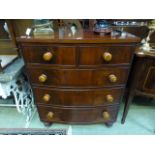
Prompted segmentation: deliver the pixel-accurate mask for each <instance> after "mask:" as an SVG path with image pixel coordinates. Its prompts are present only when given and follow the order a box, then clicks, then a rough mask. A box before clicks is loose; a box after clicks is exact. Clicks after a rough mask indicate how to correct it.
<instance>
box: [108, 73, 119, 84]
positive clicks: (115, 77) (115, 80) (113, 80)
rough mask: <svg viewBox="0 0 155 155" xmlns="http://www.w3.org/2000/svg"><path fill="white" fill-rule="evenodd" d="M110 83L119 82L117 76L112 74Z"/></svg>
mask: <svg viewBox="0 0 155 155" xmlns="http://www.w3.org/2000/svg"><path fill="white" fill-rule="evenodd" d="M109 81H110V82H112V83H115V82H117V76H116V75H114V74H110V75H109Z"/></svg>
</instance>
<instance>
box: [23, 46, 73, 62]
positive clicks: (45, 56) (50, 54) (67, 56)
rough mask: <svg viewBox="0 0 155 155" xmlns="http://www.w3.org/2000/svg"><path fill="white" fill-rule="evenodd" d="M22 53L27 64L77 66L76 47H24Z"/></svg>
mask: <svg viewBox="0 0 155 155" xmlns="http://www.w3.org/2000/svg"><path fill="white" fill-rule="evenodd" d="M22 53H23V57H24V59H25V62H26V63H42V64H53V65H75V64H76V48H75V46H37V45H36V46H24V47H23V51H22Z"/></svg>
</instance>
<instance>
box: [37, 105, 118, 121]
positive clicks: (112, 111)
mask: <svg viewBox="0 0 155 155" xmlns="http://www.w3.org/2000/svg"><path fill="white" fill-rule="evenodd" d="M38 111H39V115H40V119H41V120H42V121H44V122H60V123H63V122H64V123H80V124H82V123H98V122H105V123H106V122H114V121H115V120H116V118H117V113H118V106H113V107H100V108H58V107H44V106H38Z"/></svg>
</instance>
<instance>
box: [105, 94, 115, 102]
mask: <svg viewBox="0 0 155 155" xmlns="http://www.w3.org/2000/svg"><path fill="white" fill-rule="evenodd" d="M106 99H107V101H108V102H113V101H114V98H113V96H112V95H110V94H109V95H107V96H106Z"/></svg>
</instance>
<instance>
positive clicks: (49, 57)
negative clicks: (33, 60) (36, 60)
mask: <svg viewBox="0 0 155 155" xmlns="http://www.w3.org/2000/svg"><path fill="white" fill-rule="evenodd" d="M52 58H53V54H52V53H51V52H46V53H44V54H43V60H44V61H50V60H52Z"/></svg>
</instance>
